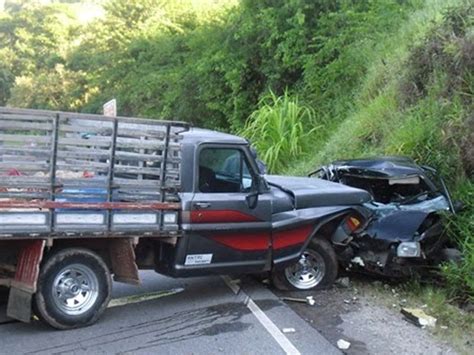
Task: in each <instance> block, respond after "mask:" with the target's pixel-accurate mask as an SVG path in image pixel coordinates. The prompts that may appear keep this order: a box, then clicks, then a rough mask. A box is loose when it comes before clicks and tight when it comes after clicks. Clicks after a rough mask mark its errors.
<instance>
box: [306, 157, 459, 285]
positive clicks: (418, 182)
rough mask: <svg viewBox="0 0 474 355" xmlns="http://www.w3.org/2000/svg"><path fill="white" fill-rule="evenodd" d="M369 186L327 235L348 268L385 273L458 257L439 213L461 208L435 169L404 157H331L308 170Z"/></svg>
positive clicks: (407, 272)
mask: <svg viewBox="0 0 474 355" xmlns="http://www.w3.org/2000/svg"><path fill="white" fill-rule="evenodd" d="M309 175H310V176H311V177H318V178H320V179H324V180H329V181H332V182H337V183H341V184H344V185H348V186H351V187H356V188H359V189H363V190H366V191H368V192H369V193H370V194H371V195H372V197H373V198H372V200H371V201H368V202H364V203H363V204H362V206H361V207H360V208H357V209H355V210H354V214H353V216H352V217H350V219H349V221H350V223H351V224H352V226H351V227H352V228H348V227H347V223H346V224H341V225H340V226H339V227H338V229H337V231H336V233H334V234H333V235H332V237H331V241H332V243H333V245H334V246H335V250H336V254H337V256H338V259H339V262H340V264H341V265H342V266H343V267H344V268H345V269H347V270H354V271H363V272H369V273H374V274H378V275H383V276H388V277H405V276H410V275H412V274H413V273H415V272H420V271H427V270H430V269H432V268H433V266H436V265H438V264H439V263H440V262H442V261H448V260H454V261H457V260H458V259H459V258H460V253H459V251H458V250H456V249H455V248H451V247H450V245H449V244H448V241H447V237H446V234H445V232H444V226H443V218H442V215H443V213H448V214H454V213H456V211H458V210H459V209H460V204H459V203H453V201H452V199H451V196H450V193H449V191H448V189H447V187H446V184H445V182H444V180H443V179H442V178H441V177H440V176H439V174H438V173H437V172H436V170H435V169H433V168H431V167H428V166H420V165H417V164H416V163H415V162H414V161H413V160H412V159H410V158H406V157H380V158H370V159H357V160H344V161H335V162H333V163H332V164H330V165H327V166H323V167H320V168H319V169H317V170H315V171H313V172H312V173H310V174H309Z"/></svg>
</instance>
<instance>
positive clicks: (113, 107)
mask: <svg viewBox="0 0 474 355" xmlns="http://www.w3.org/2000/svg"><path fill="white" fill-rule="evenodd" d="M103 109H104V116H110V117H116V116H117V100H115V99H112V100H110V101H107V102H106V103H105V104H104V106H103Z"/></svg>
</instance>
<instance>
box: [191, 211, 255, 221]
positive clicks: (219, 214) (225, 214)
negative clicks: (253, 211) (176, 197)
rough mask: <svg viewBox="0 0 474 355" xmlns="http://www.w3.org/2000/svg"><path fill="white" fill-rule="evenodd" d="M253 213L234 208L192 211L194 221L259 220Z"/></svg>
mask: <svg viewBox="0 0 474 355" xmlns="http://www.w3.org/2000/svg"><path fill="white" fill-rule="evenodd" d="M258 221H259V220H258V219H257V218H255V217H254V216H252V215H249V214H246V213H243V212H240V211H233V210H218V211H201V210H199V211H191V222H192V223H241V222H258Z"/></svg>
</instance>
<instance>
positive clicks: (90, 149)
mask: <svg viewBox="0 0 474 355" xmlns="http://www.w3.org/2000/svg"><path fill="white" fill-rule="evenodd" d="M188 128H189V127H188V124H186V123H184V122H175V121H160V120H149V119H133V118H123V117H106V116H100V115H88V114H77V113H66V112H53V111H40V110H23V109H11V108H4V107H0V238H14V237H20V236H21V237H36V236H44V235H47V236H49V237H60V236H65V235H67V236H69V235H75V234H81V235H94V236H101V235H103V236H106V235H110V234H114V235H117V234H124V233H125V234H130V233H132V234H133V233H138V234H148V235H169V234H170V233H171V232H173V233H175V232H176V231H177V229H178V225H177V218H176V222H175V223H164V220H163V215H164V214H165V213H170V214H172V213H173V211H176V210H179V209H180V204H179V199H178V196H177V192H178V191H179V190H180V164H181V145H180V138H181V136H180V133H181V132H183V131H186V130H187V129H188ZM174 213H176V212H174ZM167 221H168V222H169V221H172V218H169V217H168V219H167Z"/></svg>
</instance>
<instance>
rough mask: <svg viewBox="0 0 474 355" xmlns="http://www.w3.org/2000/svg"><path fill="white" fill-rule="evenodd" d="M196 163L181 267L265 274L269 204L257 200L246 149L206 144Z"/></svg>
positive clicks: (254, 174)
mask: <svg viewBox="0 0 474 355" xmlns="http://www.w3.org/2000/svg"><path fill="white" fill-rule="evenodd" d="M196 159H197V164H196V165H197V166H196V171H195V179H194V180H195V194H194V198H193V200H192V204H191V212H190V226H191V227H190V228H191V232H192V233H191V235H190V237H189V238H188V245H187V249H186V250H187V254H186V258H185V262H184V264H185V265H184V266H185V268H188V267H191V268H193V267H199V268H201V269H211V270H213V271H215V272H218V273H223V272H251V271H262V270H264V269H269V268H270V265H271V258H270V257H271V253H270V251H271V245H270V243H271V199H270V196H269V195H268V194H265V193H263V194H260V195H258V196H257V191H256V190H257V185H258V183H257V181H258V173H257V167H256V166H255V162H254V161H253V159H252V158H251V156H250V154H249V151H248V149H247V147H246V146H238V145H236V146H229V145H210V144H206V145H202V146H200V147H199V149H198V151H197V157H196ZM255 199H257V200H256V203H255Z"/></svg>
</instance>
